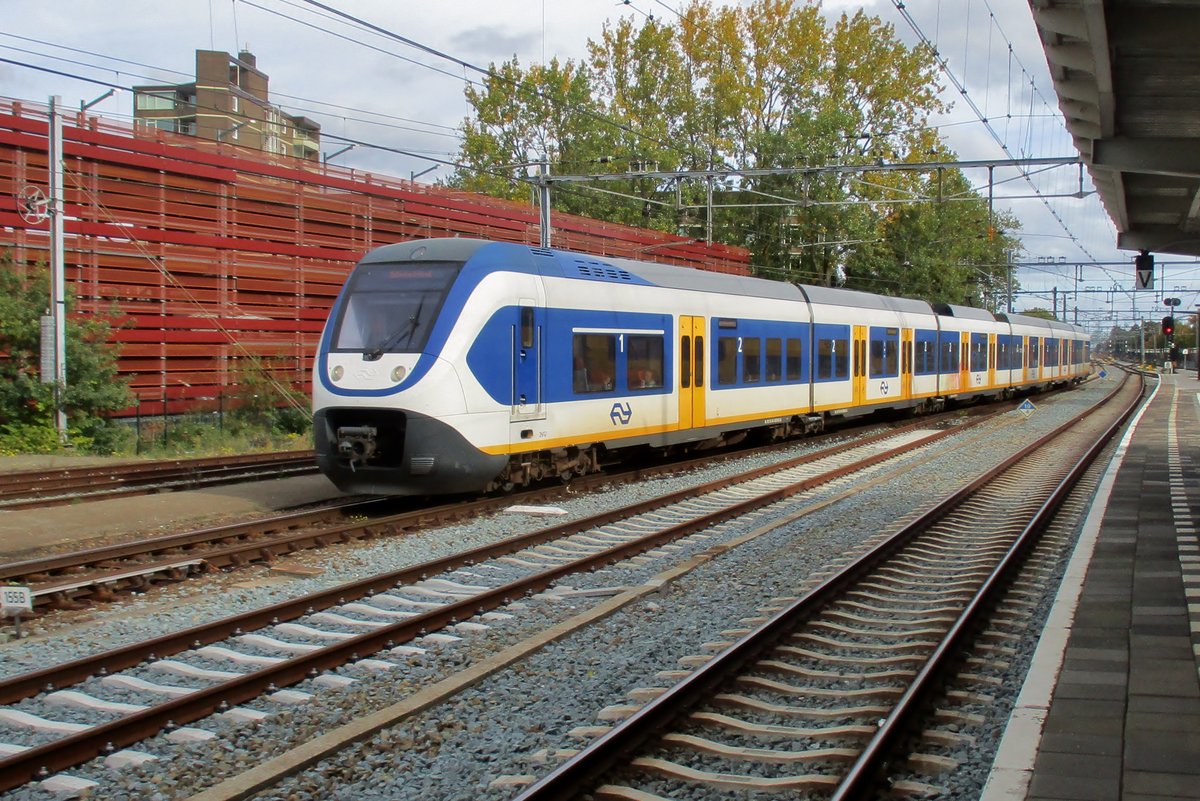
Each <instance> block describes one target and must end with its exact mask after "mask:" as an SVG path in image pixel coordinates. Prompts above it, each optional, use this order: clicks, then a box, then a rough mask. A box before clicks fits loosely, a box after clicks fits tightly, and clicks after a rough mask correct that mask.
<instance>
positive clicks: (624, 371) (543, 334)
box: [312, 238, 1091, 495]
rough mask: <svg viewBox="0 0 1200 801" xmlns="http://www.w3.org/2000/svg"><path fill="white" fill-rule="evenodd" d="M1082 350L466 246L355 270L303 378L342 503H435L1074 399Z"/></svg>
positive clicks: (731, 282)
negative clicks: (883, 421)
mask: <svg viewBox="0 0 1200 801" xmlns="http://www.w3.org/2000/svg"><path fill="white" fill-rule="evenodd" d="M1090 347H1091V345H1090V341H1089V338H1088V335H1087V333H1086V332H1085V331H1084V330H1083V329H1081V328H1078V327H1076V326H1072V325H1068V324H1064V323H1061V322H1057V321H1053V320H1045V319H1041V318H1036V317H1029V316H1024V315H1018V314H1009V315H1003V314H992V313H991V312H988V311H986V310H984V309H980V308H975V307H970V306H958V305H949V304H929V303H927V302H925V301H922V300H915V299H910V298H900V297H890V296H884V295H874V294H870V293H867V292H859V291H854V290H847V289H838V288H831V287H823V286H808V285H798V284H792V283H786V282H782V281H772V280H767V279H763V278H756V277H750V276H744V275H729V274H722V273H717V272H708V271H704V270H699V269H694V268H688V267H679V266H674V265H668V264H659V263H654V262H645V261H637V260H632V259H624V258H608V257H597V256H592V255H586V254H582V253H575V252H570V251H565V250H558V249H549V248H542V247H534V246H529V245H521V244H514V243H507V242H493V241H486V240H480V239H459V238H447V239H429V240H418V241H410V242H403V243H398V244H391V245H384V246H382V247H379V248H376V249H374V250H372V251H370V252H369V253H367V254H366V255H365V256H364V257H363V258H362V260H361V261H360V262H359V263H358V264H357V265H356V266H355V267H354V269H353V270H352V271H351V273H350V275H349V276H348V278H347V280H346V283H345V285H344V287H343V288H342V290H341V292H340V294H339V295H338V297H337V299H336V301H335V302H334V305H333V306H332V308H331V311H330V314H329V317H328V321H327V323H326V325H325V327H324V330H323V332H322V334H321V339H320V344H319V347H318V351H317V354H316V358H315V361H314V365H313V397H312V402H313V423H314V439H315V449H316V454H317V462H318V465H319V467H320V469H321V471H322V472H323V473H324V474H325V475H326V476H327V477H328V478H329V479H330V480H331V481H332V482H333V483H334V484H335V485H336V486H337V487H338V488H340V489H341V490H343V491H345V492H351V493H369V494H380V495H439V494H460V493H482V492H489V491H493V490H497V489H511V488H513V487H517V486H525V485H528V484H530V483H531V482H535V481H539V480H543V479H547V478H551V479H552V478H556V477H557V478H559V479H562V480H564V481H566V480H569V479H571V478H572V477H574V476H578V475H583V474H586V473H591V472H595V471H597V470H600V469H602V468H603V467H604V466H605V465H608V464H611V463H614V462H618V461H620V460H621V459H623V458H626V457H628V456H631V455H633V454H637V453H645V452H647V451H650V452H662V453H669V452H671V451H679V452H689V451H703V450H705V449H711V448H716V447H720V446H724V445H730V444H734V443H736V442H738V441H740V440H743V439H745V438H747V437H755V438H760V439H761V440H762V441H773V440H780V439H784V438H787V437H792V436H797V435H803V434H808V433H813V432H817V431H820V430H822V429H823V428H824V427H825V425H826V423H827V422H828V421H830V420H831V419H834V418H844V417H851V416H855V415H864V414H869V413H873V412H877V411H880V410H886V409H892V410H900V411H901V412H904V413H907V412H908V411H911V412H914V413H919V412H926V411H936V410H939V409H942V408H944V407H945V406H946V405H947V404H948V403H957V402H962V401H970V400H972V399H977V398H981V397H985V398H986V397H1002V396H1008V395H1012V394H1013V393H1017V392H1022V391H1029V390H1036V389H1040V388H1044V387H1047V386H1050V385H1056V384H1066V383H1078V382H1079V381H1081V380H1082V379H1083V378H1085V377H1086V376H1087V374H1088V372H1089V364H1090V359H1091V353H1090Z"/></svg>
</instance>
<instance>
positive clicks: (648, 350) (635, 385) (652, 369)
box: [625, 334, 663, 389]
mask: <svg viewBox="0 0 1200 801" xmlns="http://www.w3.org/2000/svg"><path fill="white" fill-rule="evenodd" d="M626 347H627V348H628V355H627V356H626V358H625V380H626V382H627V385H628V387H629V388H630V389H654V388H656V387H661V386H662V385H663V338H662V337H655V336H637V335H633V334H631V335H630V336H629V338H628V344H627V346H626Z"/></svg>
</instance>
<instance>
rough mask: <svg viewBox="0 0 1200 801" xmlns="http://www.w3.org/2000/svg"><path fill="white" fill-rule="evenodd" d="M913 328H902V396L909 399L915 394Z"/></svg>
mask: <svg viewBox="0 0 1200 801" xmlns="http://www.w3.org/2000/svg"><path fill="white" fill-rule="evenodd" d="M912 385H913V330H912V329H911V328H901V329H900V397H901V398H903V399H905V400H907V399H908V398H911V397H912V394H913V386H912Z"/></svg>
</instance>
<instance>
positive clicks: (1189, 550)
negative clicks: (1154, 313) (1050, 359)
mask: <svg viewBox="0 0 1200 801" xmlns="http://www.w3.org/2000/svg"><path fill="white" fill-rule="evenodd" d="M1155 383H1157V384H1158V386H1157V388H1155V386H1154V384H1155ZM1150 389H1151V391H1152V392H1153V393H1154V394H1153V397H1152V399H1151V400H1150V401H1149V403H1147V404H1146V405H1145V406H1144V407H1143V409H1142V411H1141V413H1140V416H1138V417H1136V418H1135V419H1134V422H1133V423H1132V424H1131V428H1130V430H1129V431H1128V432H1127V433H1126V435H1125V437H1124V439H1123V440H1122V443H1121V445H1120V446H1119V447H1118V449H1117V452H1116V454H1115V455H1114V458H1113V462H1112V464H1111V465H1110V467H1109V469H1108V472H1107V473H1106V474H1105V477H1104V479H1103V481H1102V482H1101V485H1100V488H1099V490H1098V492H1097V495H1096V500H1095V503H1094V504H1093V507H1092V510H1091V512H1090V514H1089V516H1088V519H1087V522H1086V523H1085V525H1084V531H1083V535H1082V537H1081V540H1080V545H1079V547H1078V548H1077V549H1076V553H1075V556H1074V557H1073V559H1072V563H1071V566H1070V567H1069V568H1068V571H1067V573H1068V575H1067V577H1066V580H1065V581H1064V583H1063V587H1062V589H1061V591H1060V593H1059V596H1058V600H1057V601H1056V602H1055V606H1054V608H1053V610H1052V611H1051V614H1050V621H1049V624H1048V626H1047V630H1046V632H1045V633H1044V634H1043V636H1042V639H1041V641H1040V643H1039V646H1038V651H1037V654H1036V655H1035V657H1034V665H1033V668H1032V670H1031V672H1030V675H1029V678H1028V679H1027V681H1026V683H1025V686H1024V687H1023V688H1022V691H1021V695H1020V698H1019V699H1018V702H1017V708H1016V710H1014V713H1013V716H1012V719H1011V720H1010V722H1009V726H1008V727H1007V729H1006V732H1005V735H1004V740H1003V742H1002V743H1001V746H1000V753H999V755H998V757H997V760H996V765H995V767H994V769H993V772H992V775H991V777H990V778H989V780H988V784H987V787H986V788H985V790H984V793H983V796H982V798H983V801H1019V800H1020V799H1026V800H1027V801H1118V800H1120V801H1150V800H1151V799H1154V800H1156V801H1163V800H1165V799H1185V798H1186V799H1200V645H1198V644H1200V545H1198V543H1197V512H1198V511H1200V381H1198V380H1197V379H1196V373H1195V371H1189V372H1187V373H1177V374H1173V375H1164V376H1161V377H1160V379H1159V380H1158V381H1157V382H1156V381H1155V380H1154V379H1151V384H1150Z"/></svg>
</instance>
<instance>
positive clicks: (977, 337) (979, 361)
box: [969, 334, 988, 372]
mask: <svg viewBox="0 0 1200 801" xmlns="http://www.w3.org/2000/svg"><path fill="white" fill-rule="evenodd" d="M969 364H970V367H969V369H970V370H971V371H972V372H979V371H981V370H986V369H988V338H987V334H971V361H970V362H969Z"/></svg>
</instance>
